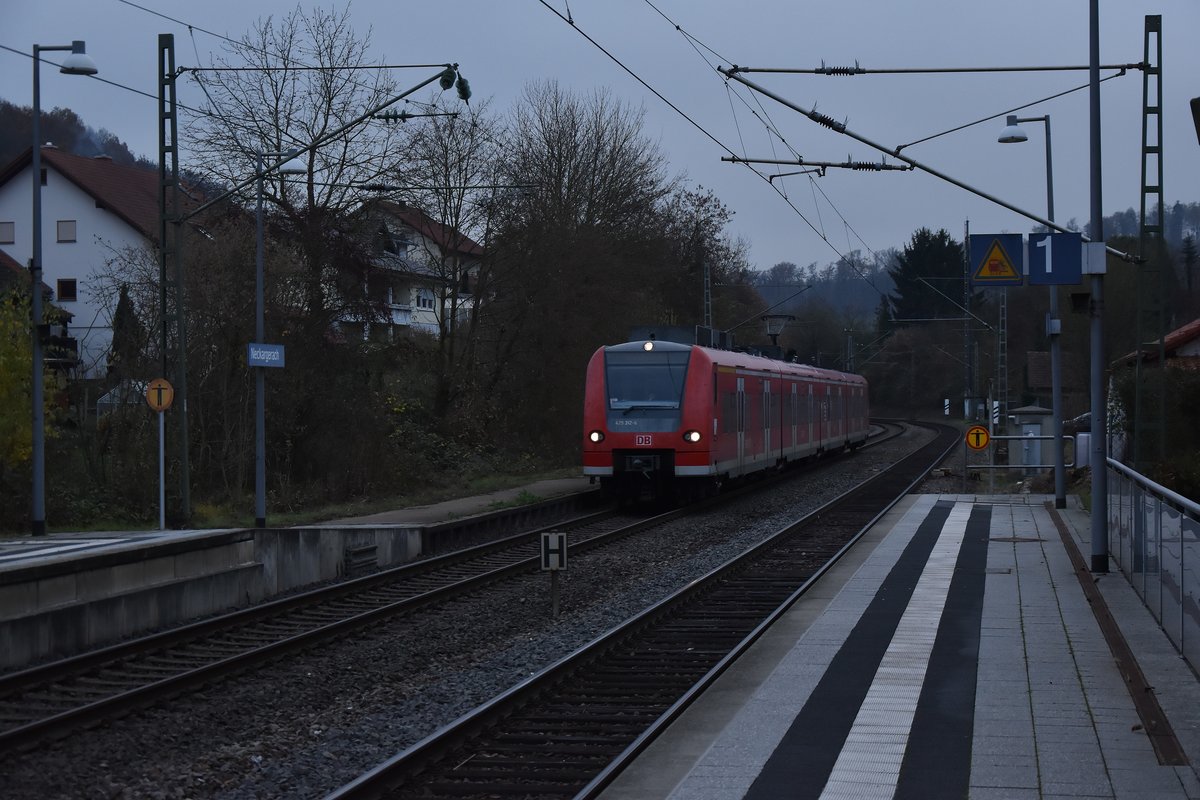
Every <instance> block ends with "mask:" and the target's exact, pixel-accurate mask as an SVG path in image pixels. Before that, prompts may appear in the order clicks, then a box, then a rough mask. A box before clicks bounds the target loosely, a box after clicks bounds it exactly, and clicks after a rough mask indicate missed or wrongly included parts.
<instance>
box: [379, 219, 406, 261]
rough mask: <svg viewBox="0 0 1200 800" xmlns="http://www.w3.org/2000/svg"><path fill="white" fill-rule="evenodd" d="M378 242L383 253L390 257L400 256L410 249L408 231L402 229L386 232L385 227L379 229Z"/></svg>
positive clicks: (386, 228)
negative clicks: (388, 254) (390, 255)
mask: <svg viewBox="0 0 1200 800" xmlns="http://www.w3.org/2000/svg"><path fill="white" fill-rule="evenodd" d="M379 240H380V246H381V247H382V248H383V249H384V251H385V252H388V253H391V254H392V255H397V256H402V255H404V254H406V253H407V252H408V249H409V248H410V247H412V239H410V238H409V235H408V231H406V230H403V229H401V230H399V231H391V230H388V227H387V225H381V226H380V227H379Z"/></svg>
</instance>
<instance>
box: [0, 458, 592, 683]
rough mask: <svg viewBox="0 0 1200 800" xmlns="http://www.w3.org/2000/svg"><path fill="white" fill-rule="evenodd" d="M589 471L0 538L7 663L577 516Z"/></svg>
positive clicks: (1, 646) (71, 650)
mask: <svg viewBox="0 0 1200 800" xmlns="http://www.w3.org/2000/svg"><path fill="white" fill-rule="evenodd" d="M599 496H600V492H599V489H598V488H597V487H595V486H593V485H591V483H590V481H589V480H588V479H587V478H583V477H579V478H563V479H554V480H543V481H536V482H532V483H530V484H528V485H525V486H519V487H515V488H512V489H503V490H497V491H494V492H489V493H485V494H481V495H476V496H471V497H462V498H457V499H452V500H446V501H444V502H440V503H432V504H428V505H421V506H413V507H408V508H398V509H395V510H392V511H387V512H383V513H376V514H370V515H366V516H359V517H349V518H344V519H337V520H330V521H328V522H322V523H317V524H312V525H303V526H296V527H289V528H272V527H268V528H228V529H219V530H218V529H206V530H157V531H107V532H105V531H81V532H67V531H58V532H53V533H50V534H48V535H46V536H38V537H32V536H16V537H9V538H0V671H3V670H8V669H19V668H20V667H22V666H24V665H27V664H31V663H34V662H37V661H41V660H45V659H49V658H62V657H65V656H69V655H74V654H76V653H79V652H82V651H84V650H88V649H91V648H95V647H100V646H104V645H107V644H111V643H113V642H116V641H120V640H121V639H124V638H126V637H128V636H131V635H134V634H138V633H143V632H146V631H152V630H158V629H161V628H164V627H168V626H173V625H179V624H181V623H184V622H187V621H191V620H195V619H199V618H201V617H205V616H208V615H211V614H216V613H221V612H224V611H230V610H233V609H236V608H241V607H244V606H247V605H251V604H254V603H258V602H263V601H266V600H270V599H273V598H276V597H279V596H281V595H283V594H285V593H288V592H292V591H297V590H301V589H304V588H305V587H310V586H313V585H315V584H317V583H320V582H324V581H332V580H342V579H345V578H349V577H355V576H357V575H361V574H366V573H367V572H369V571H371V570H374V569H381V568H386V567H390V566H394V565H397V564H403V563H406V562H409V561H413V560H414V559H417V558H421V557H423V556H426V555H430V554H434V553H437V552H443V551H445V550H447V549H452V548H455V547H462V546H468V545H470V544H477V543H478V542H479V541H481V540H485V539H487V538H494V537H495V536H496V535H503V534H504V533H506V532H508V531H509V530H511V529H513V528H522V527H525V528H528V527H536V526H538V525H545V524H550V523H552V522H553V521H555V520H557V519H561V518H563V517H566V516H570V515H573V514H577V513H582V512H581V511H580V509H582V508H585V507H587V506H588V504H589V503H591V502H592V501H593V500H594V499H596V498H599Z"/></svg>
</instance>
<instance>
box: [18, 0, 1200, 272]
mask: <svg viewBox="0 0 1200 800" xmlns="http://www.w3.org/2000/svg"><path fill="white" fill-rule="evenodd" d="M300 5H301V7H303V8H305V9H308V8H311V7H312V4H309V3H301V4H300ZM339 5H340V4H339ZM1088 5H1089V4H1088V2H1086V0H1071V1H1070V2H1067V1H1066V0H1006V2H993V3H982V2H976V1H975V0H912V2H903V3H902V2H885V0H837V1H836V2H830V1H829V0H825V2H811V1H809V2H803V1H798V0H743V2H741V3H736V4H735V3H729V2H727V1H725V2H717V1H716V0H651V2H646V0H570V1H569V2H568V1H567V0H546V3H545V4H543V3H542V2H539V0H437V1H436V2H422V3H415V2H411V0H355V2H353V4H352V5H351V6H350V8H351V18H352V21H353V23H354V27H355V28H356V30H358V31H359V32H360V34H361V35H362V36H363V37H366V36H368V35H369V36H370V41H371V50H372V53H373V54H374V55H375V56H377V57H378V58H379V59H381V60H385V61H387V62H388V63H447V62H457V63H458V64H459V65H460V68H461V71H462V74H463V75H464V76H466V77H467V78H469V79H470V81H471V86H472V89H473V91H474V94H475V97H477V98H484V97H490V98H492V100H493V104H494V106H493V107H494V108H495V109H497V110H500V111H506V110H507V109H509V108H511V106H512V104H513V102H514V100H515V98H516V97H518V96H519V94H520V93H521V91H522V89H523V87H524V86H525V84H527V83H528V82H530V81H536V80H542V79H555V80H557V81H559V82H560V83H561V84H563V85H564V86H567V87H571V88H573V89H577V90H579V91H580V92H587V91H590V90H592V89H594V88H597V87H605V88H607V89H609V90H610V91H611V92H612V93H613V94H614V95H615V96H616V97H618V98H621V99H623V100H625V101H627V102H628V103H630V104H633V105H635V106H637V107H641V108H644V110H645V113H646V125H645V132H646V135H647V136H648V137H649V138H651V139H653V140H654V141H656V142H657V143H658V144H659V145H660V146H661V148H662V150H663V151H664V152H665V153H666V155H667V156H668V158H669V159H670V166H671V170H672V171H673V172H674V173H682V174H685V175H686V176H687V177H688V179H689V180H690V182H691V183H692V184H693V185H695V184H699V185H702V186H704V187H706V188H711V189H713V190H714V191H715V192H716V193H717V195H718V196H719V197H720V198H721V199H722V200H723V201H724V202H725V203H726V205H728V206H729V207H730V208H731V210H733V211H734V212H735V214H736V216H735V217H734V220H733V223H732V228H731V232H732V233H733V234H734V235H736V236H741V237H743V238H745V240H746V241H747V242H748V244H749V246H750V258H751V261H752V264H753V265H754V266H755V267H756V268H759V269H766V268H769V267H770V266H772V265H773V264H775V263H777V262H779V261H792V262H795V263H798V264H801V265H804V264H808V263H811V262H814V261H815V262H818V263H821V264H825V263H827V262H830V261H832V260H834V259H836V258H837V257H838V255H839V254H842V253H846V252H848V251H851V250H859V251H861V252H863V253H864V254H867V255H869V254H870V252H871V251H878V250H883V249H886V248H888V247H900V246H903V245H904V244H905V243H906V242H907V241H908V239H909V238H910V236H911V235H912V232H913V231H915V230H916V229H917V228H920V227H928V228H932V229H935V230H936V229H938V228H945V229H947V230H949V231H950V232H951V233H952V234H953V235H954V237H955V238H960V237H961V236H962V233H963V226H964V224H965V222H966V221H967V220H970V225H971V231H972V232H975V233H999V232H1027V231H1028V230H1029V229H1030V228H1031V227H1032V225H1033V224H1034V223H1032V222H1030V221H1028V220H1026V219H1024V218H1023V217H1020V216H1018V215H1017V214H1015V213H1013V212H1012V211H1009V210H1007V209H1004V208H1001V207H999V206H996V205H994V204H991V203H989V202H987V201H985V200H983V199H980V198H977V197H975V196H974V195H972V194H970V193H968V192H966V191H964V190H962V189H960V188H957V187H954V186H952V185H950V184H948V183H946V182H944V181H941V180H939V179H937V178H935V177H932V176H930V175H927V174H924V173H922V172H919V171H916V172H881V173H877V172H852V171H848V170H829V171H828V172H827V174H826V175H825V176H824V177H815V176H813V177H810V176H807V175H799V176H791V177H787V178H780V179H776V180H775V181H774V182H773V183H768V182H767V181H766V180H764V178H763V177H760V176H759V175H756V174H755V173H754V172H752V171H750V170H749V169H747V167H745V166H743V165H735V164H730V163H725V162H722V161H721V157H722V156H727V155H728V154H729V152H728V151H727V150H726V149H725V148H728V149H729V151H732V152H734V153H736V154H737V155H739V156H744V157H749V158H781V159H786V158H791V159H794V158H795V157H796V155H795V154H797V153H798V154H799V156H800V157H802V158H803V159H805V160H807V161H830V162H840V161H844V160H847V159H850V160H854V161H875V162H878V161H879V160H881V159H882V158H884V156H883V154H881V153H880V152H879V151H877V150H874V149H872V148H870V147H869V146H867V145H865V144H862V143H860V142H857V141H854V140H852V139H850V138H848V137H846V136H843V135H840V134H837V133H834V132H832V131H829V130H827V129H826V128H823V127H821V126H819V125H817V124H816V123H814V122H812V121H811V120H809V119H808V118H806V117H804V116H801V115H800V114H798V113H796V112H795V111H792V110H790V109H788V108H786V107H784V106H782V105H780V104H778V103H776V102H775V101H773V100H770V99H768V98H765V97H762V96H760V95H756V94H754V93H752V92H751V91H750V90H748V89H747V88H745V87H743V86H741V85H739V84H736V83H730V84H728V85H727V84H726V82H725V81H724V80H723V78H722V76H721V75H719V74H718V73H717V72H716V70H715V67H717V66H720V65H724V66H728V65H730V64H738V65H741V66H745V67H783V68H796V69H813V68H817V67H820V66H821V65H822V64H825V65H828V66H853V65H854V64H855V63H856V62H857V63H858V64H859V65H860V66H861V67H864V68H868V69H915V68H930V69H947V68H984V67H1047V66H1086V65H1087V63H1088V58H1089V54H1088ZM547 6H549V8H548V7H547ZM296 7H297V5H296V4H295V3H293V2H287V1H286V0H205V1H204V2H194V1H192V2H179V1H178V0H169V1H164V0H140V2H138V3H137V4H136V5H135V4H133V3H132V2H121V0H0V11H2V18H3V25H0V45H3V46H4V47H6V48H11V49H4V50H0V97H3V98H4V99H6V100H9V101H10V102H14V103H17V104H19V105H30V104H31V102H32V72H31V59H30V54H31V52H32V48H33V45H34V43H37V44H39V45H58V44H67V43H69V42H71V41H72V40H73V39H85V40H86V41H87V50H88V53H89V54H90V55H91V56H92V57H93V58H94V59H95V61H96V64H97V66H98V67H99V69H100V75H99V76H98V77H102V78H105V79H107V80H109V81H112V82H113V83H115V84H119V85H120V87H129V88H120V87H118V86H113V85H109V84H105V83H100V82H98V81H94V80H88V79H81V78H76V77H67V76H62V75H59V74H58V72H57V71H56V70H54V69H53V68H51V67H49V66H45V65H44V66H43V68H42V71H41V80H42V85H41V102H42V106H43V108H46V109H49V108H53V107H56V106H65V107H69V108H71V109H73V110H74V111H75V112H77V113H78V114H79V115H80V117H82V118H83V120H84V122H85V123H87V124H88V125H90V126H92V127H93V128H97V129H107V130H108V131H110V132H112V133H113V134H115V135H116V136H117V137H118V138H120V139H121V140H123V141H125V142H126V143H127V144H128V145H129V146H130V148H131V149H133V151H134V152H135V153H137V154H139V155H144V156H147V157H150V158H155V157H156V151H157V136H158V132H157V131H158V129H157V122H156V119H155V111H156V100H155V99H154V97H155V96H156V93H157V84H156V77H157V75H156V73H157V57H158V53H157V35H158V34H160V33H173V34H175V41H176V63H177V65H178V66H202V65H206V64H209V63H210V62H211V59H212V54H213V53H217V52H219V51H220V50H221V47H222V44H223V42H222V40H221V39H220V38H219V37H218V36H214V35H212V34H219V35H222V36H228V37H231V38H240V37H241V36H242V34H244V33H245V32H246V31H248V30H249V29H250V28H251V26H252V25H253V23H254V22H255V20H256V19H259V18H260V17H264V16H270V15H275V16H284V15H286V14H287V13H289V12H290V11H292V10H294V9H295V8H296ZM551 8H553V9H555V10H557V11H558V12H560V13H561V14H562V15H563V16H564V17H565V16H567V15H568V14H569V15H570V16H571V17H572V18H573V19H574V22H575V28H572V26H571V25H568V24H567V23H566V22H564V21H563V20H562V19H560V18H559V17H558V16H556V15H555V14H554V13H553V12H552V11H551V10H550V9H551ZM147 9H149V10H147ZM152 12H158V14H157V15H156V14H155V13H152ZM1146 14H1161V15H1162V18H1163V29H1164V32H1163V37H1162V42H1163V78H1162V86H1163V93H1164V103H1163V121H1164V128H1165V132H1164V136H1163V144H1164V151H1165V152H1164V162H1163V163H1164V171H1165V180H1164V193H1165V198H1166V201H1167V202H1168V203H1173V202H1175V201H1184V202H1194V201H1196V200H1200V145H1198V144H1197V139H1196V132H1195V128H1194V126H1193V122H1192V118H1191V114H1190V110H1189V108H1188V100H1189V99H1190V98H1192V97H1196V96H1200V46H1198V45H1197V39H1196V37H1197V32H1200V2H1197V0H1162V2H1159V3H1146V2H1140V0H1129V1H1127V2H1120V3H1117V2H1104V3H1101V19H1100V34H1101V45H1100V46H1101V62H1102V63H1103V64H1125V63H1137V62H1140V61H1141V60H1142V59H1143V47H1144V44H1143V30H1144V18H1145V15H1146ZM160 15H164V16H165V17H170V18H172V19H173V20H175V21H172V19H166V18H164V16H160ZM188 26H191V30H190V31H189V27H188ZM676 26H678V27H679V28H681V29H682V31H683V33H681V32H680V31H679V30H676ZM581 34H587V36H589V37H591V38H592V39H594V40H595V41H596V42H597V43H598V44H599V45H601V46H603V47H604V48H605V49H606V50H608V51H609V53H611V54H612V55H613V56H615V57H616V58H617V59H619V60H620V61H621V62H623V63H624V64H625V65H626V66H627V67H628V68H629V70H631V71H632V72H634V73H636V74H637V75H638V76H639V77H640V78H642V79H643V80H645V81H646V82H647V83H648V84H650V85H651V86H653V87H654V88H655V89H656V90H658V91H659V92H660V93H661V94H663V95H664V96H665V97H666V98H667V99H668V100H669V101H670V102H671V103H673V104H674V105H675V106H677V107H678V108H679V109H680V110H682V111H683V112H684V113H686V114H687V115H688V116H689V117H691V118H692V119H693V120H694V121H695V122H696V123H697V125H698V126H699V127H700V128H703V131H701V130H700V129H698V128H697V127H696V126H694V125H693V124H692V123H690V122H688V121H687V120H686V119H685V118H684V117H683V116H682V115H681V114H680V113H678V112H677V111H675V110H672V109H671V108H670V107H669V106H668V105H667V104H665V103H664V102H663V101H662V100H660V99H659V98H657V97H656V96H654V94H652V93H651V92H650V91H649V90H647V89H646V88H645V87H644V86H642V85H641V84H639V83H638V81H637V80H636V79H635V78H634V77H632V76H631V75H630V74H629V73H628V72H626V71H624V70H623V69H622V68H621V67H620V66H618V64H616V63H614V61H612V60H611V59H610V58H608V57H607V56H606V55H605V54H604V53H602V52H601V51H600V50H599V49H598V48H597V47H596V46H595V45H593V44H592V43H590V42H589V41H588V40H587V39H586V38H584V36H583V35H581ZM685 34H686V35H685ZM13 50H16V51H19V53H15V52H12V51H13ZM60 55H61V54H57V53H47V54H46V56H47V57H48V58H54V59H55V60H57V58H58V56H60ZM1102 74H1103V75H1110V74H1113V71H1111V70H1108V71H1104V72H1103V73H1102ZM425 77H427V74H426V72H424V71H420V70H417V71H406V72H405V74H403V75H400V76H398V78H397V81H398V84H399V85H401V86H409V85H412V84H414V83H417V82H419V81H420V80H422V79H424V78H425ZM746 77H747V78H748V79H750V80H752V81H755V82H756V83H759V84H761V85H763V86H765V87H767V88H769V89H770V90H771V91H772V92H774V93H776V94H778V95H780V96H782V97H784V98H786V99H787V100H789V101H791V102H793V103H795V104H798V105H800V106H802V107H804V108H806V109H807V108H814V107H815V108H816V110H817V111H819V112H821V113H823V114H826V115H828V116H829V117H831V118H833V119H835V120H838V121H839V122H844V123H846V124H847V125H848V127H849V129H851V130H853V131H854V132H856V133H857V134H859V135H861V136H863V137H865V138H867V139H869V140H871V141H873V142H875V143H877V144H880V145H883V146H885V147H886V148H888V149H892V148H895V147H897V146H898V145H902V144H909V143H912V142H917V141H918V140H922V139H925V138H926V137H929V136H933V135H934V134H938V133H941V132H943V131H947V130H950V129H953V128H956V127H958V126H960V125H965V124H967V123H970V122H973V121H975V120H978V119H980V118H983V117H987V116H990V115H993V114H1002V113H1004V112H1006V111H1009V110H1010V109H1013V108H1015V107H1018V106H1022V105H1024V104H1027V103H1031V102H1033V101H1037V100H1039V99H1040V98H1044V97H1048V96H1050V95H1053V94H1057V93H1060V92H1063V91H1066V90H1068V89H1071V88H1074V87H1077V86H1082V85H1083V84H1086V83H1087V80H1088V75H1087V71H1086V70H1082V71H1053V72H1048V71H1042V72H1031V73H1010V72H983V73H973V74H894V75H858V76H854V77H826V76H816V75H780V74H748V75H747V76H746ZM1102 87H1103V88H1102V111H1103V123H1102V136H1103V155H1104V181H1103V183H1104V185H1103V202H1104V212H1105V213H1106V214H1110V213H1112V212H1114V211H1120V210H1124V209H1126V208H1130V207H1132V208H1134V209H1136V208H1137V207H1138V206H1139V203H1140V195H1139V192H1140V186H1141V183H1140V181H1141V157H1140V148H1141V129H1142V116H1141V113H1142V73H1141V72H1140V71H1137V70H1131V71H1129V72H1128V73H1127V74H1126V75H1125V76H1123V77H1118V78H1114V79H1112V80H1109V81H1106V82H1105V83H1103V84H1102ZM130 89H136V90H139V91H141V92H144V93H145V94H146V95H149V96H143V95H139V94H137V93H135V92H134V91H130ZM195 91H196V90H195V89H194V86H193V85H192V84H190V83H188V82H186V81H185V82H181V84H180V98H179V99H180V101H181V102H183V103H189V104H193V105H198V104H199V102H200V101H199V98H198V97H196V96H195ZM760 104H761V105H760ZM1017 113H1019V114H1020V115H1021V116H1029V117H1033V116H1042V115H1045V114H1049V115H1050V118H1051V128H1052V133H1053V135H1052V141H1053V146H1054V153H1053V157H1054V189H1055V210H1056V212H1057V217H1058V219H1059V220H1060V221H1064V222H1065V221H1066V220H1069V219H1071V218H1075V219H1076V220H1077V221H1078V222H1079V224H1081V225H1082V224H1084V223H1085V222H1086V220H1087V217H1088V213H1089V208H1090V199H1089V198H1090V194H1089V192H1090V189H1089V155H1088V153H1089V151H1088V92H1087V90H1086V89H1083V90H1081V91H1076V92H1073V93H1070V94H1067V95H1065V96H1063V97H1060V98H1057V99H1053V100H1048V101H1046V102H1042V103H1038V104H1037V105H1034V106H1031V107H1028V108H1024V109H1022V110H1021V111H1019V112H1017ZM764 119H767V120H769V121H770V123H771V124H772V125H773V126H774V127H775V128H776V130H777V131H778V132H779V133H780V134H782V136H783V138H784V139H786V140H787V145H785V144H783V143H781V142H780V140H779V138H778V137H775V136H772V135H770V134H768V132H767V130H766V127H765V126H764V124H763V120H764ZM1002 127H1003V118H1000V119H997V120H993V121H990V122H986V123H983V124H980V125H975V126H972V127H968V128H966V129H964V130H961V131H958V132H956V133H951V134H947V135H944V136H939V137H937V138H933V139H931V140H929V141H926V142H923V143H920V144H913V145H912V146H911V147H907V148H905V149H904V150H903V152H904V153H905V154H906V155H907V156H909V157H910V158H913V159H916V160H918V161H920V162H922V163H923V164H926V165H928V166H931V167H934V168H935V169H937V170H938V171H940V172H943V173H947V174H949V175H951V176H953V177H955V178H957V179H958V180H960V181H962V182H964V183H967V184H970V185H972V186H975V187H977V188H979V189H982V190H984V191H986V192H988V193H989V194H992V195H995V196H997V197H999V198H1001V199H1003V200H1005V201H1007V202H1010V203H1012V204H1014V205H1017V206H1019V207H1022V208H1026V209H1028V210H1029V211H1031V212H1034V213H1036V214H1039V215H1041V214H1044V213H1045V211H1046V171H1045V150H1044V139H1043V132H1044V126H1043V125H1041V124H1040V123H1039V124H1032V125H1028V126H1026V127H1027V128H1028V133H1029V141H1028V142H1026V143H1025V144H1021V145H1011V144H1009V145H1001V144H998V143H997V142H996V137H997V135H998V133H999V131H1000V129H1001V128H1002ZM710 136H711V137H712V138H710ZM714 138H715V139H716V140H717V141H713V139H714ZM718 142H719V143H718ZM789 146H790V147H791V148H792V150H794V152H789V149H788V147H789ZM181 157H182V160H183V161H184V162H185V163H186V162H187V159H188V154H187V153H186V152H184V153H182V154H181ZM887 160H888V161H889V162H890V163H898V162H897V161H896V159H894V158H888V159H887ZM756 169H757V170H758V171H759V172H760V173H761V175H763V176H765V175H770V174H774V173H780V172H793V171H796V170H797V169H798V168H797V167H786V166H782V167H773V166H758V167H756ZM776 187H778V188H779V189H781V190H783V192H784V193H785V194H786V197H787V199H788V201H790V205H789V203H788V202H787V201H785V199H784V198H783V197H781V196H780V194H779V193H777V192H776V191H775V189H776ZM792 206H794V209H793V207H792Z"/></svg>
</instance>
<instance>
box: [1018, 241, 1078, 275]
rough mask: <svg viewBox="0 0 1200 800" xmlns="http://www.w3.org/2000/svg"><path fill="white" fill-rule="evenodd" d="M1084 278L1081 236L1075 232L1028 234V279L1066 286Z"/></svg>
mask: <svg viewBox="0 0 1200 800" xmlns="http://www.w3.org/2000/svg"><path fill="white" fill-rule="evenodd" d="M1082 278H1083V237H1082V236H1081V235H1080V234H1078V233H1031V234H1029V282H1030V283H1031V284H1038V285H1042V286H1049V285H1051V284H1053V285H1055V286H1068V285H1073V284H1076V283H1079V281H1080V280H1082Z"/></svg>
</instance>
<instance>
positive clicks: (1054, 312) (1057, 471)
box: [998, 114, 1078, 508]
mask: <svg viewBox="0 0 1200 800" xmlns="http://www.w3.org/2000/svg"><path fill="white" fill-rule="evenodd" d="M1022 122H1044V123H1045V124H1046V219H1048V220H1050V221H1051V222H1054V162H1053V160H1052V158H1051V150H1050V115H1049V114H1047V115H1045V116H1044V117H1017V116H1016V115H1015V114H1010V115H1009V117H1008V124H1007V125H1006V126H1005V128H1004V130H1002V131H1000V137H999V139H998V141H999V142H1001V143H1002V144H1011V143H1014V142H1024V141H1028V139H1029V137H1028V136H1026V135H1025V131H1024V130H1023V129H1022V128H1021V126H1020V123H1022ZM1059 331H1060V322H1059V319H1058V286H1056V285H1055V284H1050V314H1049V316H1048V317H1047V320H1046V334H1047V335H1048V336H1049V337H1050V395H1051V405H1052V406H1053V411H1054V507H1055V508H1066V507H1067V479H1066V468H1065V466H1064V464H1065V460H1064V458H1063V414H1062V352H1061V346H1060V343H1059V339H1058V336H1059ZM1077 455H1078V454H1077Z"/></svg>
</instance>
